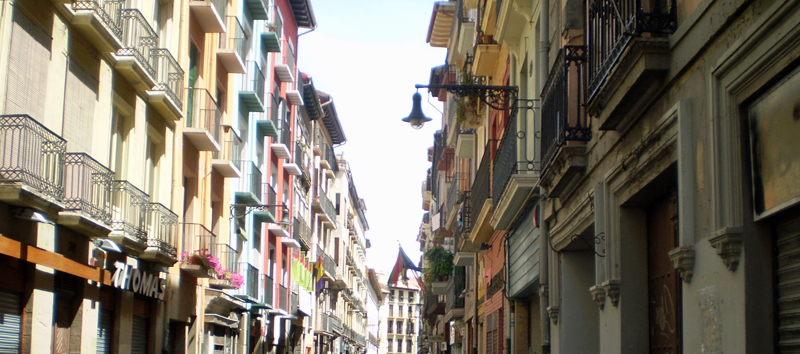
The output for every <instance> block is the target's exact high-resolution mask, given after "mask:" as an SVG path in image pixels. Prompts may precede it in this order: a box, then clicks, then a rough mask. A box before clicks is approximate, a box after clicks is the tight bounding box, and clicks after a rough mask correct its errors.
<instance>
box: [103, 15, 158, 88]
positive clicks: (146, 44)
mask: <svg viewBox="0 0 800 354" xmlns="http://www.w3.org/2000/svg"><path fill="white" fill-rule="evenodd" d="M120 17H121V21H120V24H121V25H122V38H121V39H122V48H120V49H119V50H118V51H117V53H116V54H115V55H113V57H114V60H115V61H116V63H115V65H114V66H115V67H116V69H117V70H118V71H119V72H120V73H121V74H122V76H124V77H125V78H126V79H127V80H128V82H129V83H130V84H131V85H132V86H133V87H134V88H136V89H137V90H140V91H146V90H150V89H152V88H153V86H155V84H156V81H155V77H156V69H155V68H156V63H155V59H156V56H155V55H153V54H154V53H153V51H154V50H155V49H156V45H158V34H156V31H155V30H153V27H151V26H150V24H149V23H147V20H146V19H145V18H144V15H142V13H141V12H140V11H139V10H137V9H122V10H121V15H120Z"/></svg>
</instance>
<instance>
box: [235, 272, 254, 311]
mask: <svg viewBox="0 0 800 354" xmlns="http://www.w3.org/2000/svg"><path fill="white" fill-rule="evenodd" d="M237 271H238V272H239V274H241V275H242V277H244V284H242V287H241V288H239V290H237V291H236V295H235V296H236V297H237V298H239V299H241V300H244V301H245V302H249V303H257V302H258V299H259V297H258V286H259V284H258V279H259V276H258V268H256V267H254V266H252V265H251V264H250V263H247V262H239V263H238V269H237Z"/></svg>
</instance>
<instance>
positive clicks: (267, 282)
mask: <svg viewBox="0 0 800 354" xmlns="http://www.w3.org/2000/svg"><path fill="white" fill-rule="evenodd" d="M263 279H264V303H266V304H267V305H270V306H273V305H275V300H274V298H275V282H274V281H273V280H272V278H270V277H269V276H268V275H264V278H263Z"/></svg>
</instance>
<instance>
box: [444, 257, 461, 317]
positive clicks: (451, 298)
mask: <svg viewBox="0 0 800 354" xmlns="http://www.w3.org/2000/svg"><path fill="white" fill-rule="evenodd" d="M465 274H466V273H465V271H464V267H453V278H452V280H451V281H450V283H449V284H447V300H446V301H447V302H446V304H445V310H446V311H450V310H452V309H463V308H464V298H463V297H462V296H461V293H462V292H463V291H464V284H465V279H464V278H465Z"/></svg>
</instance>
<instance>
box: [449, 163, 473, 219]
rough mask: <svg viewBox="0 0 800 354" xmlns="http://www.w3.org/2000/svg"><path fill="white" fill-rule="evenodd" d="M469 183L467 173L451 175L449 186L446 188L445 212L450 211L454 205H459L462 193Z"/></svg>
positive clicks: (459, 172) (457, 172)
mask: <svg viewBox="0 0 800 354" xmlns="http://www.w3.org/2000/svg"><path fill="white" fill-rule="evenodd" d="M467 183H469V173H464V172H461V171H455V172H453V173H452V178H451V179H450V185H449V186H448V187H447V210H448V211H449V210H450V209H452V207H453V206H454V205H457V204H459V203H461V202H462V201H463V200H462V199H463V197H462V195H463V191H464V190H465V189H467Z"/></svg>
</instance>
